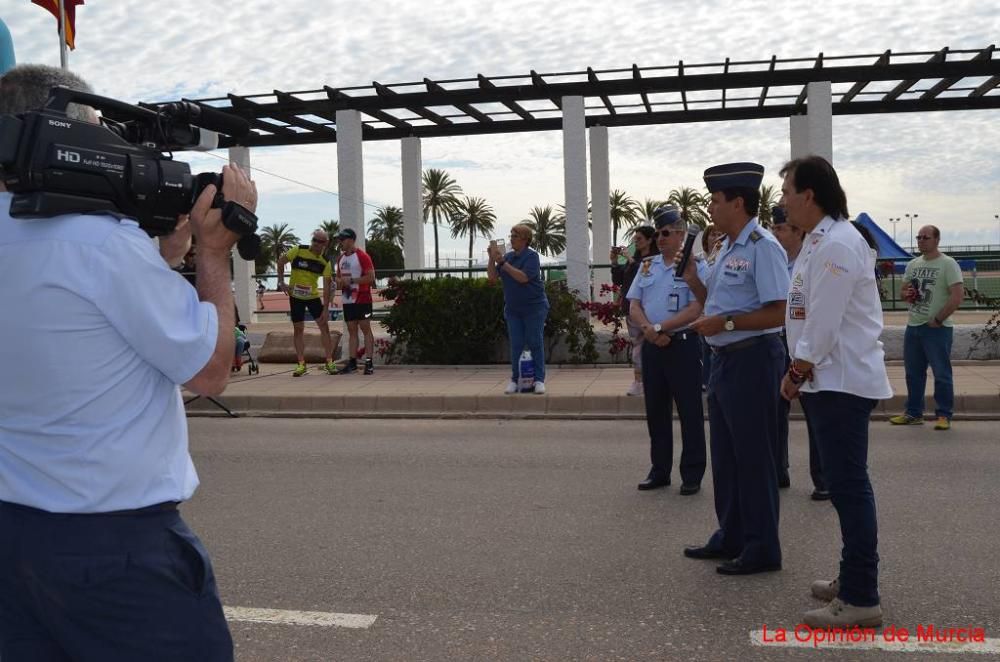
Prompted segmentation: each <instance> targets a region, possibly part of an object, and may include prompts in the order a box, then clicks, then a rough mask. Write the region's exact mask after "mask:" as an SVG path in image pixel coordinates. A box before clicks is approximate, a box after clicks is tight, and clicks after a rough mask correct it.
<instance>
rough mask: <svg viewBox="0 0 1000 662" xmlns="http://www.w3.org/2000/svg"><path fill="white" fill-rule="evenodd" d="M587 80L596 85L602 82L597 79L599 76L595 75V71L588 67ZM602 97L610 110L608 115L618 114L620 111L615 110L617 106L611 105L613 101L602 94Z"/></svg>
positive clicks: (605, 105)
mask: <svg viewBox="0 0 1000 662" xmlns="http://www.w3.org/2000/svg"><path fill="white" fill-rule="evenodd" d="M587 80H589V81H590V82H591V83H593V84H594V85H597V84H598V83H600V82H601V81H600V80H599V79H598V78H597V74H596V73H594V69H593V68H592V67H587ZM600 96H601V101H603V102H604V107H605V108H607V109H608V114H609V115H616V114H618V111H616V110H615V106H614V104H612V103H611V100H610V99H609V98H608V95H606V94H602V95H600Z"/></svg>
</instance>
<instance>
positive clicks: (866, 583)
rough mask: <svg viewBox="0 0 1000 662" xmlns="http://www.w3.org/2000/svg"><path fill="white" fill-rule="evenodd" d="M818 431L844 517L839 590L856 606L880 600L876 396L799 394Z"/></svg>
mask: <svg viewBox="0 0 1000 662" xmlns="http://www.w3.org/2000/svg"><path fill="white" fill-rule="evenodd" d="M799 399H800V401H801V402H802V409H803V411H805V413H806V419H807V420H808V421H809V423H810V426H811V427H812V428H813V430H814V431H815V433H816V435H815V436H816V445H817V447H818V448H819V454H820V460H821V462H822V464H823V478H824V479H825V480H826V485H827V489H828V490H829V491H830V498H831V501H833V507H834V508H836V509H837V516H838V517H839V518H840V537H841V539H842V540H843V543H844V547H843V549H842V551H841V555H840V594H839V595H838V596H837V597H839V598H840V599H841V600H843V601H844V602H846V603H848V604H852V605H854V606H856V607H871V606H873V605H877V604H878V603H879V596H878V562H879V557H878V521H877V519H876V517H875V493H874V492H873V491H872V484H871V481H870V480H869V479H868V421H869V418H870V417H871V413H872V409H874V407H875V401H874V400H869V399H868V398H862V397H859V396H856V395H851V394H850V393H840V392H837V391H820V392H819V393H803V394H801V395H800V396H799Z"/></svg>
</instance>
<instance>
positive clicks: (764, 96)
mask: <svg viewBox="0 0 1000 662" xmlns="http://www.w3.org/2000/svg"><path fill="white" fill-rule="evenodd" d="M777 62H778V56H777V55H772V56H771V66H770V67H769V68H768V70H767V71H768V73H770V72H772V71H774V65H775V64H776V63H777ZM769 89H770V85H764V86H762V87H761V88H760V101H758V102H757V107H758V108H763V107H764V102H765V101H766V100H767V91H768V90H769Z"/></svg>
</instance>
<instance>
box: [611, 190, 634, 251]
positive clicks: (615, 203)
mask: <svg viewBox="0 0 1000 662" xmlns="http://www.w3.org/2000/svg"><path fill="white" fill-rule="evenodd" d="M610 203H611V245H612V246H617V245H618V228H631V227H632V226H634V225H635V222H636V221H637V220H638V219H639V205H638V204H637V203H636V201H635V200H633V199H632V198H630V197H629V196H628V194H627V193H626V192H625V191H621V190H619V189H615V190H614V191H612V192H611V195H610Z"/></svg>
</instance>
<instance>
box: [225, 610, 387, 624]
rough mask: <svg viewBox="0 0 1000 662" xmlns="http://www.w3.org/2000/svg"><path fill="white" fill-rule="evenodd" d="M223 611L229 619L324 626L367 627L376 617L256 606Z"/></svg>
mask: <svg viewBox="0 0 1000 662" xmlns="http://www.w3.org/2000/svg"><path fill="white" fill-rule="evenodd" d="M223 611H224V612H225V614H226V618H227V619H229V620H230V621H246V622H249V623H275V624H278V625H309V626H316V627H325V628H330V627H336V628H356V629H367V628H370V627H371V626H372V625H373V624H374V623H375V619H376V618H378V616H373V615H371V614H337V613H334V612H327V611H291V610H287V609H258V608H256V607H223Z"/></svg>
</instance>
